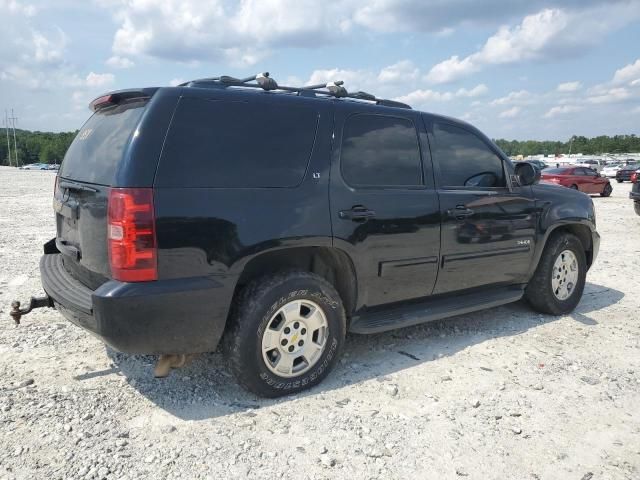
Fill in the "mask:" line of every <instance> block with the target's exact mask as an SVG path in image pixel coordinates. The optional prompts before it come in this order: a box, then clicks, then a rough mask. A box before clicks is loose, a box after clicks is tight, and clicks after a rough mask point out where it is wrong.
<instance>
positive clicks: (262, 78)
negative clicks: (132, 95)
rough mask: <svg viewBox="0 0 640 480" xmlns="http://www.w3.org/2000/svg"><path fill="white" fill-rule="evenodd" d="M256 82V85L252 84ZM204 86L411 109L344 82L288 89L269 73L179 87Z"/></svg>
mask: <svg viewBox="0 0 640 480" xmlns="http://www.w3.org/2000/svg"><path fill="white" fill-rule="evenodd" d="M251 82H255V83H251ZM202 84H205V85H207V84H210V85H215V86H217V87H221V88H226V87H246V88H261V89H262V90H266V91H273V90H280V91H284V92H292V93H297V94H298V95H305V96H314V97H315V96H317V95H326V96H329V97H335V98H351V99H354V100H363V101H368V102H375V103H376V105H382V106H386V107H396V108H409V109H410V108H411V106H410V105H407V104H406V103H402V102H397V101H395V100H385V99H383V98H376V97H375V96H374V95H371V94H370V93H367V92H348V91H347V89H346V88H344V87H343V86H342V85H344V82H343V81H342V80H338V81H335V82H327V83H319V84H317V85H308V86H305V87H287V86H284V85H278V82H276V81H275V80H274V79H273V78H272V77H270V76H269V72H263V73H258V74H257V75H252V76H250V77H246V78H235V77H230V76H228V75H222V76H220V77H209V78H199V79H196V80H190V81H188V82H184V83H181V84H180V85H178V86H179V87H194V86H198V85H202Z"/></svg>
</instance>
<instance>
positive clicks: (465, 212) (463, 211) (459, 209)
mask: <svg viewBox="0 0 640 480" xmlns="http://www.w3.org/2000/svg"><path fill="white" fill-rule="evenodd" d="M474 213H475V212H474V211H473V210H471V209H469V208H467V207H465V206H464V205H456V208H452V209H450V210H447V215H449V217H452V218H455V219H457V220H464V219H465V218H467V217H470V216H471V215H473V214H474Z"/></svg>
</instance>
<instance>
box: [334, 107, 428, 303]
mask: <svg viewBox="0 0 640 480" xmlns="http://www.w3.org/2000/svg"><path fill="white" fill-rule="evenodd" d="M388 112H391V113H388ZM334 123H335V126H336V127H335V138H334V149H333V160H332V166H331V186H330V208H331V224H332V228H333V237H334V245H335V246H336V247H338V248H341V249H343V250H345V251H346V252H347V253H348V254H349V255H350V257H351V258H352V259H353V260H354V262H355V267H356V274H357V277H358V307H362V306H376V305H381V304H386V303H391V302H397V301H401V300H407V299H412V298H418V297H424V296H427V295H430V294H431V292H432V290H433V287H434V284H435V281H436V276H437V272H438V256H439V248H440V220H439V206H438V198H437V195H436V193H435V191H434V189H433V176H432V171H431V166H430V163H431V162H430V157H429V149H428V141H427V139H426V132H425V131H424V128H423V127H422V125H421V122H420V117H419V115H418V114H417V113H416V112H414V111H412V110H400V109H397V110H385V113H384V114H382V113H381V109H380V108H379V107H375V106H370V105H365V104H362V105H360V104H355V105H354V104H353V103H347V102H336V110H335V122H334ZM423 160H424V162H423ZM423 167H424V168H423Z"/></svg>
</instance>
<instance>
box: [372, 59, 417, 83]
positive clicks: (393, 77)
mask: <svg viewBox="0 0 640 480" xmlns="http://www.w3.org/2000/svg"><path fill="white" fill-rule="evenodd" d="M419 74H420V70H419V69H418V68H416V66H415V65H414V64H413V62H412V61H410V60H401V61H399V62H398V63H394V64H393V65H389V66H388V67H384V68H383V69H382V70H380V73H379V74H378V81H380V82H382V83H398V82H406V81H408V80H415V79H416V78H418V75H419Z"/></svg>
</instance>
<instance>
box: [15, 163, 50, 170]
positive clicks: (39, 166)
mask: <svg viewBox="0 0 640 480" xmlns="http://www.w3.org/2000/svg"><path fill="white" fill-rule="evenodd" d="M18 170H47V164H46V163H30V164H28V165H22V166H21V167H18Z"/></svg>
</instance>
